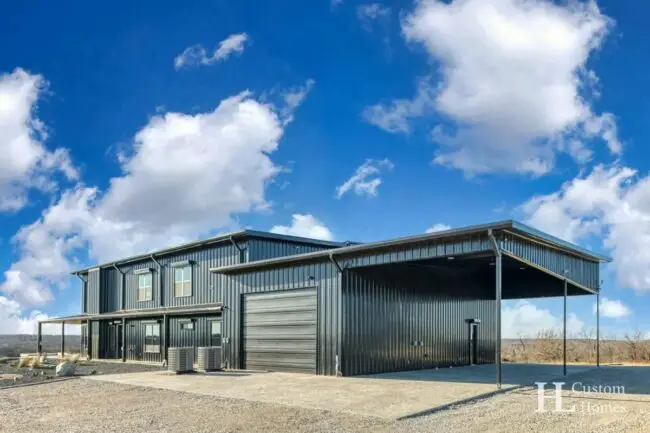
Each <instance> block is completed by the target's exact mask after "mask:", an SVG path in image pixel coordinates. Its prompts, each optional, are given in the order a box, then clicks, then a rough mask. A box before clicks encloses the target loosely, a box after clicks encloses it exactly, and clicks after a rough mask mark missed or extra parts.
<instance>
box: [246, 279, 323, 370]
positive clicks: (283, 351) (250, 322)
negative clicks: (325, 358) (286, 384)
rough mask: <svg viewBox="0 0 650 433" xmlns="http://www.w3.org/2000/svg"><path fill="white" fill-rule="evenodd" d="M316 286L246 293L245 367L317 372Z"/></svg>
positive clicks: (250, 368)
mask: <svg viewBox="0 0 650 433" xmlns="http://www.w3.org/2000/svg"><path fill="white" fill-rule="evenodd" d="M316 299H317V298H316V289H301V290H288V291H283V292H272V293H255V294H250V295H245V296H244V317H243V333H244V335H243V344H244V346H243V347H244V366H245V368H247V369H249V370H271V371H295V372H301V373H316V326H317V323H316V317H317V310H318V307H317V302H316Z"/></svg>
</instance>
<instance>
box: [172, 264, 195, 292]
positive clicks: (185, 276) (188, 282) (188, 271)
mask: <svg viewBox="0 0 650 433" xmlns="http://www.w3.org/2000/svg"><path fill="white" fill-rule="evenodd" d="M174 296H176V297H177V298H179V297H183V296H192V267H191V266H182V267H178V268H174Z"/></svg>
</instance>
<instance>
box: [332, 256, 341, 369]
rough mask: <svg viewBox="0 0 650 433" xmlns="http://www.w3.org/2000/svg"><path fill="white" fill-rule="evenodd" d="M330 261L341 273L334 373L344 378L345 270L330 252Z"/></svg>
mask: <svg viewBox="0 0 650 433" xmlns="http://www.w3.org/2000/svg"><path fill="white" fill-rule="evenodd" d="M329 258H330V261H331V262H332V263H333V264H334V266H336V269H338V271H339V291H338V296H337V303H336V309H337V311H336V313H337V314H336V316H337V322H338V323H337V327H336V329H337V331H336V340H337V342H336V355H335V358H334V373H335V374H336V376H337V377H340V376H343V373H342V372H341V352H342V351H343V347H342V345H341V326H342V324H341V315H342V313H343V311H342V299H341V298H342V297H343V268H342V267H341V265H340V264H339V262H337V261H336V259H335V258H334V252H333V251H330V255H329Z"/></svg>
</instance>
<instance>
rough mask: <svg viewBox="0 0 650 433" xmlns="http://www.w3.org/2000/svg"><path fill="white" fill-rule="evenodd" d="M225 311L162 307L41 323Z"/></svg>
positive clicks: (219, 307)
mask: <svg viewBox="0 0 650 433" xmlns="http://www.w3.org/2000/svg"><path fill="white" fill-rule="evenodd" d="M222 310H223V304H222V303H215V304H202V305H194V306H192V307H186V306H178V307H161V308H145V309H139V310H128V311H127V310H123V311H114V312H111V313H100V314H78V315H76V316H64V317H52V318H49V319H46V320H41V321H40V323H63V322H66V323H73V322H81V321H85V320H103V319H121V318H125V319H128V318H133V317H138V318H140V317H152V316H162V315H164V314H167V315H169V316H181V315H188V314H209V313H218V312H220V311H222Z"/></svg>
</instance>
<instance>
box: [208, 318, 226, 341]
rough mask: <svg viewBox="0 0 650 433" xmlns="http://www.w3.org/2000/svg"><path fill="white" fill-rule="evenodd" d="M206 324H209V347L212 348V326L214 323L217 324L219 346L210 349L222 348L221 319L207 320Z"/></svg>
mask: <svg viewBox="0 0 650 433" xmlns="http://www.w3.org/2000/svg"><path fill="white" fill-rule="evenodd" d="M208 322H209V323H210V334H209V335H210V346H212V335H213V334H212V324H213V323H214V322H219V345H218V346H212V347H223V319H211V320H208Z"/></svg>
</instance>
